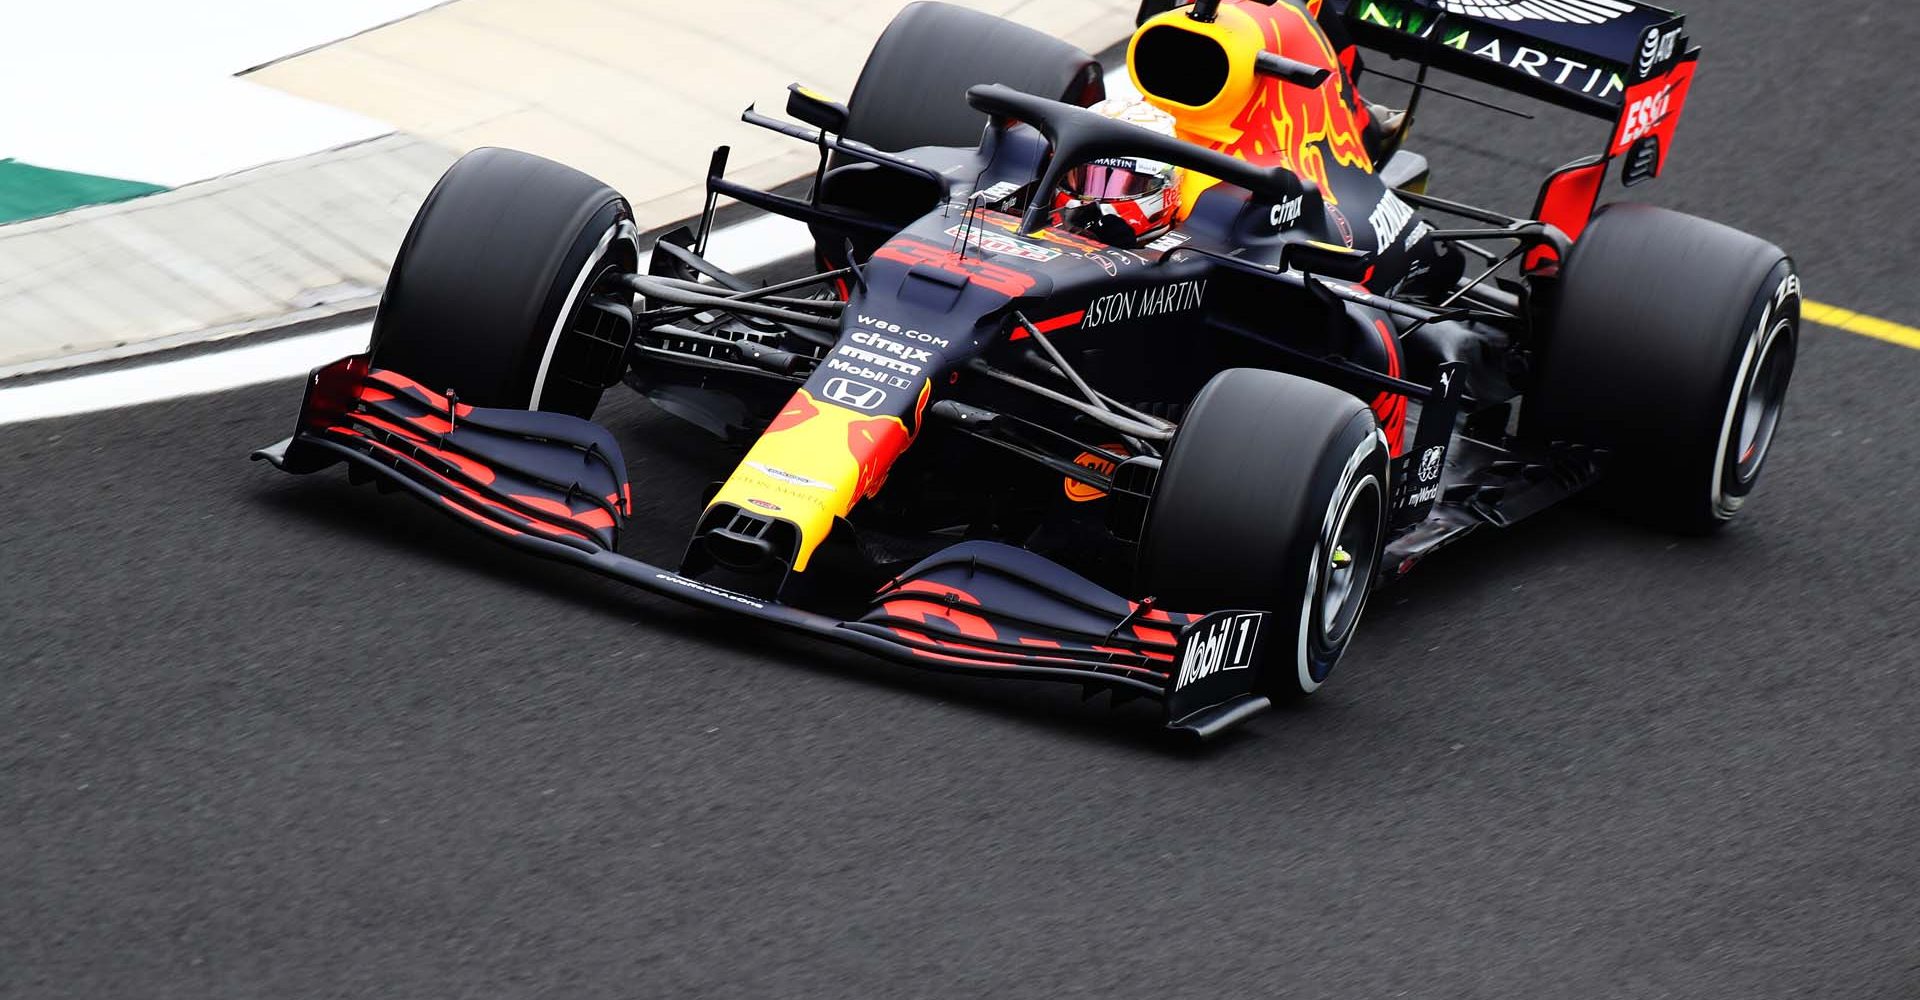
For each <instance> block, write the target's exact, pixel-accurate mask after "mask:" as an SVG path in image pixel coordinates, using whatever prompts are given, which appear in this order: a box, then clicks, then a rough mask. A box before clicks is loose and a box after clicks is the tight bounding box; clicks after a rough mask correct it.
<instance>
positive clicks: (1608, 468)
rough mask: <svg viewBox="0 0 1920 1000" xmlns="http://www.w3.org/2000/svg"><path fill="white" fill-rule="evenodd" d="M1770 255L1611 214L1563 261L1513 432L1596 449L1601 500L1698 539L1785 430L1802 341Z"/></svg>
mask: <svg viewBox="0 0 1920 1000" xmlns="http://www.w3.org/2000/svg"><path fill="white" fill-rule="evenodd" d="M1799 334H1800V279H1799V277H1798V276H1797V275H1796V274H1795V272H1794V267H1793V262H1792V261H1791V260H1790V259H1788V257H1787V255H1786V254H1785V253H1783V252H1782V251H1781V250H1780V248H1778V247H1776V246H1774V245H1773V244H1771V243H1768V242H1766V241H1765V240H1762V239H1759V238H1758V237H1754V236H1750V235H1748V234H1746V233H1743V232H1740V231H1738V230H1735V229H1730V228H1728V227H1726V226H1723V225H1720V224H1719V223H1716V222H1709V221H1707V220H1705V219H1699V218H1695V217H1693V216H1688V215H1682V214H1680V213H1678V212H1671V211H1668V210H1666V209H1661V208H1655V207H1652V206H1649V205H1631V204H1627V205H1615V206H1612V207H1609V208H1608V209H1606V210H1605V211H1604V212H1602V213H1601V214H1600V215H1598V216H1597V217H1596V218H1595V219H1594V220H1593V222H1592V223H1591V224H1590V225H1589V226H1588V228H1587V230H1586V232H1585V233H1584V234H1582V236H1581V238H1580V240H1579V242H1578V243H1576V244H1575V245H1574V248H1573V252H1572V253H1571V254H1570V255H1569V256H1568V259H1567V261H1566V263H1565V265H1564V266H1563V267H1562V269H1561V287H1560V293H1559V300H1558V303H1557V304H1556V306H1555V309H1554V314H1553V318H1552V320H1551V322H1550V324H1549V325H1548V327H1547V330H1546V334H1545V337H1546V341H1545V344H1544V347H1543V351H1542V356H1541V359H1540V364H1539V366H1538V371H1537V378H1536V380H1535V383H1534V385H1533V386H1532V388H1531V390H1530V391H1529V392H1528V394H1527V400H1526V402H1525V404H1524V409H1523V413H1522V423H1521V430H1522V433H1523V434H1524V435H1525V436H1526V437H1528V438H1530V439H1533V440H1534V441H1536V442H1539V443H1545V444H1552V443H1553V442H1570V443H1575V444H1584V445H1591V446H1593V447H1596V448H1602V449H1606V450H1607V452H1608V455H1607V457H1606V459H1605V471H1604V474H1603V478H1602V480H1601V483H1600V484H1599V486H1598V487H1597V491H1598V495H1599V496H1600V498H1601V499H1602V500H1603V501H1605V502H1606V503H1608V504H1609V505H1610V506H1612V507H1614V508H1615V509H1617V510H1619V511H1621V512H1622V513H1624V514H1626V515H1628V516H1630V517H1632V518H1634V519H1636V520H1640V521H1643V522H1646V523H1649V524H1652V525H1655V526H1657V527H1662V528H1666V529H1670V530H1675V531H1680V532H1686V533H1703V532H1708V531H1712V530H1714V529H1717V528H1719V527H1722V526H1724V525H1725V524H1727V523H1728V522H1729V521H1731V520H1732V519H1733V517H1734V516H1735V515H1737V514H1738V513H1739V512H1740V510H1741V509H1742V507H1743V506H1745V504H1746V501H1747V498H1748V497H1749V496H1750V495H1751V494H1752V492H1753V489H1754V486H1755V485H1756V484H1757V483H1758V481H1759V477H1760V473H1761V471H1762V469H1763V467H1764V466H1765V464H1766V460H1767V455H1768V453H1769V451H1770V448H1771V445H1772V444H1773V440H1774V435H1775V432H1776V430H1777V429H1778V428H1779V426H1780V416H1781V412H1782V408H1783V405H1784V402H1785V398H1786V393H1787V387H1788V384H1789V382H1790V381H1791V379H1792V377H1793V368H1794V362H1795V358H1796V355H1797V352H1798V347H1799V339H1800V336H1799Z"/></svg>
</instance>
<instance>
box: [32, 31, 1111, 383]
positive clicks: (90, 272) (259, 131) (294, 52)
mask: <svg viewBox="0 0 1920 1000" xmlns="http://www.w3.org/2000/svg"><path fill="white" fill-rule="evenodd" d="M959 2H960V3H961V4H962V5H963V6H968V7H973V8H976V9H980V10H986V11H989V12H992V13H996V14H1000V15H1002V16H1006V17H1009V18H1012V19H1013V20H1016V21H1020V22H1022V23H1026V24H1030V25H1032V26H1034V27H1036V28H1039V29H1041V30H1044V31H1047V32H1049V33H1051V34H1055V35H1058V36H1060V37H1063V38H1066V39H1068V40H1070V41H1073V42H1075V43H1076V44H1078V45H1080V46H1082V47H1083V48H1086V49H1088V50H1089V51H1095V52H1097V51H1100V50H1102V49H1104V48H1106V47H1108V46H1110V45H1112V44H1114V43H1115V42H1118V41H1120V40H1121V39H1123V38H1125V37H1126V35H1127V33H1128V32H1129V31H1130V30H1131V28H1132V19H1133V14H1134V11H1135V9H1136V6H1137V4H1136V3H1135V0H959ZM904 3H905V0H844V2H841V3H838V4H835V5H833V10H832V13H831V14H830V15H827V14H823V13H822V11H821V5H820V4H817V3H814V2H811V0H711V2H708V3H703V4H666V3H659V2H657V0H453V2H449V3H440V4H437V5H436V4H434V3H433V2H432V0H328V2H327V3H325V4H302V5H279V4H255V3H252V2H250V0H196V3H194V4H191V5H187V6H184V7H180V6H175V5H164V4H136V3H133V2H131V0H124V2H121V0H115V2H110V3H107V4H106V5H105V6H104V9H102V7H101V6H100V5H67V6H69V7H73V8H84V9H76V10H66V9H65V8H62V7H58V6H56V5H42V7H43V9H39V10H34V11H29V12H26V13H25V14H24V15H23V16H24V22H23V23H16V24H13V25H12V27H13V29H14V36H15V37H16V38H27V39H30V40H31V41H32V44H30V45H27V46H23V47H20V48H19V49H18V50H17V51H19V52H21V53H27V52H31V53H32V55H29V56H27V57H25V58H23V59H16V60H13V61H11V62H9V63H7V64H5V67H4V68H0V82H4V83H6V84H8V86H9V92H12V93H16V94H19V93H37V94H45V95H47V97H46V99H45V100H42V101H38V102H15V104H14V105H12V107H13V108H15V109H25V110H22V111H21V112H20V113H18V114H15V113H13V112H12V111H10V113H9V120H8V121H7V123H6V124H5V126H3V127H0V161H11V162H0V223H6V224H0V378H4V377H7V376H9V375H19V374H25V373H32V372H36V371H42V370H46V369H49V368H57V367H64V366H67V365H71V364H75V363H81V362H85V361H90V360H95V359H102V358H110V357H115V356H122V355H126V354H132V353H140V352H144V351H147V350H153V349H157V348H162V347H167V346H172V345H176V344H180V343H188V342H195V341H200V340H206V339H212V338H218V337H222V336H230V335H238V334H245V333H250V332H254V331H257V330H260V329H263V328H270V327H275V326H280V325H284V324H286V323H288V322H292V321H298V320H302V319H321V318H326V317H330V316H337V315H340V314H343V313H356V312H365V311H367V310H370V309H371V308H372V307H373V305H374V304H375V303H376V302H377V301H378V296H379V291H380V287H381V283H382V281H383V280H384V277H385V274H386V270H387V267H388V265H389V264H390V263H391V260H392V255H393V253H394V251H395V250H396V249H397V248H398V246H399V243H400V240H401V238H402V236H404V234H405V231H406V226H407V223H408V221H409V220H410V219H411V217H412V214H413V211H414V209H415V208H417V207H418V205H419V202H420V200H421V199H422V198H423V197H424V196H425V194H426V192H427V190H428V189H429V188H430V187H431V186H432V184H433V182H434V180H435V179H437V178H438V176H439V174H440V172H441V171H442V170H444V169H445V168H446V166H447V165H448V164H450V163H451V162H452V161H453V160H454V159H455V158H456V157H457V156H458V155H459V154H460V153H462V152H465V151H466V150H468V149H472V148H475V147H478V146H484V145H501V146H512V147H516V148H521V149H526V150H529V151H532V152H536V153H539V154H541V155H544V156H549V157H552V158H554V159H558V160H562V161H565V162H568V163H572V164H574V165H576V166H579V167H581V168H582V169H584V170H587V171H588V172H590V173H593V174H596V175H597V176H600V177H601V178H602V179H604V180H606V181H607V182H608V183H610V184H612V185H613V186H614V187H616V188H618V189H619V190H620V191H622V193H624V194H625V195H627V197H628V198H629V199H630V200H631V201H632V202H633V203H634V207H635V210H636V214H637V215H638V216H639V218H640V219H641V221H642V223H643V225H656V224H666V223H669V222H673V221H676V220H678V219H682V218H685V217H687V216H689V215H692V214H694V213H696V212H697V211H698V210H699V206H700V202H701V195H702V192H701V184H702V181H703V179H704V175H705V168H706V163H707V158H708V156H709V155H710V154H711V152H712V149H713V147H714V146H717V145H720V144H722V143H725V144H730V145H732V146H733V147H734V153H733V159H732V167H731V170H730V173H731V174H732V175H733V176H734V177H736V178H737V179H741V180H743V181H746V182H749V183H755V184H762V185H768V186H771V185H775V184H779V183H782V182H784V181H787V180H789V179H792V178H794V177H797V176H800V175H802V174H805V173H807V172H808V171H810V170H811V169H812V166H813V158H812V154H811V153H810V152H809V151H808V150H806V149H805V148H802V147H800V146H799V145H798V144H795V143H792V142H790V141H786V140H782V139H780V138H779V137H777V136H773V135H771V134H770V133H765V132H762V131H760V130H756V129H751V128H748V127H747V126H744V125H742V124H740V123H739V121H738V117H739V114H740V111H741V109H743V108H745V107H746V106H747V105H748V104H750V103H754V102H759V103H760V104H762V105H764V106H768V107H778V106H780V105H781V102H782V101H783V100H784V97H785V87H786V85H787V84H788V83H790V82H793V81H796V80H799V81H806V82H808V83H811V84H814V85H815V86H817V87H819V88H821V89H824V90H827V91H829V92H831V93H837V94H839V95H841V96H844V95H845V94H847V93H849V92H850V91H851V90H852V87H853V82H854V78H855V77H856V76H857V75H858V72H859V68H860V65H861V62H862V60H863V59H864V57H865V54H866V51H867V49H868V48H869V47H870V46H871V45H872V42H873V39H874V38H875V37H877V36H878V34H879V33H880V31H881V30H882V29H883V28H884V27H885V25H886V23H887V21H888V20H889V19H890V18H891V17H892V16H893V14H894V13H895V12H896V11H898V9H899V8H900V7H901V6H903V5H904ZM296 8H297V9H296ZM308 8H313V9H312V10H309V9H308ZM29 105H30V107H29Z"/></svg>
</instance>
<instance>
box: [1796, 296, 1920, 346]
mask: <svg viewBox="0 0 1920 1000" xmlns="http://www.w3.org/2000/svg"><path fill="white" fill-rule="evenodd" d="M1800 318H1802V319H1804V320H1806V321H1807V322H1809V323H1818V324H1820V325H1821V326H1830V327H1833V328H1834V329H1836V330H1845V331H1847V332H1848V333H1857V334H1859V335H1861V336H1862V337H1872V338H1873V339H1875V340H1884V341H1886V342H1887V343H1889V344H1899V345H1900V346H1901V347H1911V348H1913V349H1914V350H1916V351H1920V329H1915V328H1913V327H1910V326H1902V325H1900V324H1899V323H1891V322H1888V321H1887V320H1884V319H1875V318H1874V317H1872V316H1862V315H1861V314H1859V313H1857V312H1853V311H1852V310H1849V309H1842V308H1840V307H1839V306H1829V305H1824V304H1822V303H1819V302H1806V301H1802V302H1801V303H1800Z"/></svg>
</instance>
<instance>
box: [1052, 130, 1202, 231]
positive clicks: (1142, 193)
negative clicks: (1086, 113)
mask: <svg viewBox="0 0 1920 1000" xmlns="http://www.w3.org/2000/svg"><path fill="white" fill-rule="evenodd" d="M1088 110H1090V111H1092V112H1094V113H1095V114H1098V115H1102V116H1104V117H1107V118H1111V119H1113V120H1114V121H1121V122H1127V123H1129V124H1133V125H1138V126H1140V127H1141V128H1145V129H1150V130H1152V131H1155V132H1158V133H1160V134H1161V135H1164V136H1168V137H1173V136H1175V132H1174V120H1173V116H1172V115H1170V114H1167V113H1166V112H1165V111H1162V110H1160V109H1159V108H1156V107H1154V106H1153V105H1151V104H1148V103H1147V102H1145V101H1142V100H1138V99H1124V98H1110V99H1108V100H1104V101H1101V102H1100V103H1098V104H1096V105H1094V106H1093V107H1092V108H1089V109H1088ZM1054 207H1055V208H1056V209H1057V210H1058V211H1059V213H1060V219H1061V221H1062V222H1063V223H1064V224H1066V225H1068V226H1072V227H1076V228H1080V229H1085V230H1088V231H1091V232H1092V233H1093V234H1094V235H1096V236H1099V237H1101V238H1103V239H1105V240H1106V241H1107V242H1109V243H1118V242H1124V241H1123V240H1116V239H1114V238H1113V237H1114V236H1125V237H1127V239H1128V240H1130V241H1132V242H1136V243H1137V242H1140V241H1144V240H1149V239H1152V238H1154V237H1156V236H1159V235H1160V234H1161V233H1164V232H1166V231H1167V230H1169V229H1171V228H1173V223H1174V216H1175V215H1177V214H1178V213H1179V211H1180V171H1179V168H1177V167H1175V166H1174V165H1173V164H1171V163H1163V162H1161V161H1160V160H1149V159H1144V158H1141V157H1132V156H1122V157H1109V158H1107V159H1101V160H1094V161H1093V162H1091V163H1086V164H1082V165H1081V166H1078V167H1074V168H1073V169H1072V170H1069V171H1067V176H1066V178H1065V180H1064V181H1063V183H1062V184H1061V188H1060V193H1059V195H1058V196H1057V198H1056V203H1055V205H1054ZM1109 220H1113V221H1109ZM1128 234H1130V236H1128Z"/></svg>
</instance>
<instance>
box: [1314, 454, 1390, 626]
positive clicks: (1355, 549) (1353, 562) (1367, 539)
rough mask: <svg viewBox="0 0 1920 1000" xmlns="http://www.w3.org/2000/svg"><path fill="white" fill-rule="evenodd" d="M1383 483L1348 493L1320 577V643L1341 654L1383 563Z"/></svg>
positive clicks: (1366, 481)
mask: <svg viewBox="0 0 1920 1000" xmlns="http://www.w3.org/2000/svg"><path fill="white" fill-rule="evenodd" d="M1380 503H1381V499H1380V484H1379V481H1378V480H1376V479H1374V478H1373V477H1372V476H1368V477H1366V478H1365V479H1362V480H1361V481H1360V482H1359V483H1357V484H1356V485H1355V486H1354V488H1353V489H1352V490H1350V491H1348V493H1347V495H1346V497H1345V499H1344V501H1343V502H1342V504H1341V509H1340V516H1339V517H1338V518H1337V519H1336V520H1335V522H1334V529H1333V532H1332V534H1331V536H1330V538H1329V544H1328V545H1327V546H1326V547H1325V548H1324V549H1323V550H1322V551H1323V552H1325V556H1324V558H1325V565H1324V566H1323V567H1322V571H1321V573H1320V587H1319V600H1320V615H1319V623H1318V624H1319V628H1318V631H1319V633H1320V634H1319V636H1318V638H1319V640H1320V643H1319V644H1320V646H1321V648H1323V649H1336V648H1338V647H1339V646H1340V644H1341V643H1343V642H1345V641H1346V639H1347V637H1348V636H1349V635H1351V634H1352V632H1353V627H1354V625H1355V624H1356V623H1357V622H1358V621H1359V620H1360V609H1361V608H1362V607H1363V606H1364V605H1365V604H1366V599H1367V591H1368V589H1369V588H1370V587H1371V586H1372V582H1373V577H1374V570H1375V568H1376V567H1377V565H1378V563H1379V561H1380Z"/></svg>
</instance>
